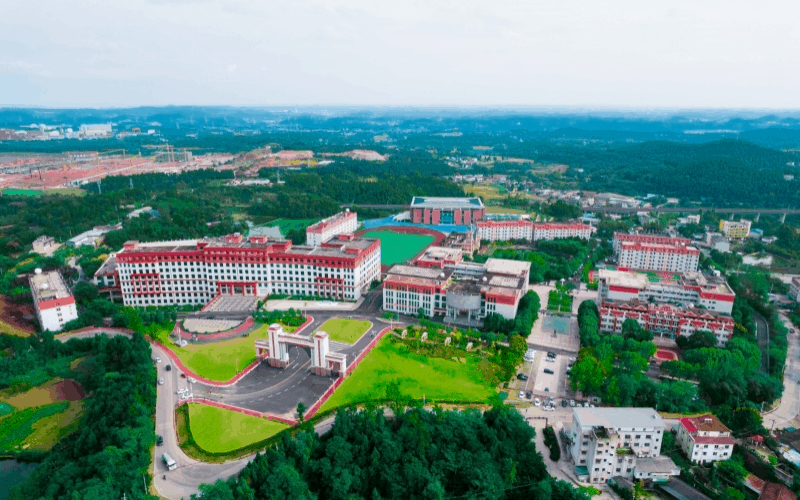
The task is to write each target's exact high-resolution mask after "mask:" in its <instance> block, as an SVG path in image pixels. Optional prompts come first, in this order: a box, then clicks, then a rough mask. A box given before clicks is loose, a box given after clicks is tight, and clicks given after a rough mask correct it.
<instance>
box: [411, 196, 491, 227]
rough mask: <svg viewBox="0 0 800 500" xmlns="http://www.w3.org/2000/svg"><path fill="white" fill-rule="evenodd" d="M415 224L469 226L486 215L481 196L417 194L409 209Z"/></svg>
mask: <svg viewBox="0 0 800 500" xmlns="http://www.w3.org/2000/svg"><path fill="white" fill-rule="evenodd" d="M409 212H410V215H411V222H413V223H414V224H432V225H439V224H446V225H456V226H468V225H470V224H474V223H475V222H478V221H482V220H483V219H484V217H486V207H485V206H484V205H483V202H482V201H481V199H480V198H436V197H432V196H415V197H414V198H413V199H412V200H411V207H410V209H409Z"/></svg>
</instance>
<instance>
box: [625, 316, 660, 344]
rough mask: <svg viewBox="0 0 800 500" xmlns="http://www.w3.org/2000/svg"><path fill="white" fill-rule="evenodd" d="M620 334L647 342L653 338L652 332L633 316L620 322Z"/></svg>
mask: <svg viewBox="0 0 800 500" xmlns="http://www.w3.org/2000/svg"><path fill="white" fill-rule="evenodd" d="M622 336H623V337H625V338H626V339H634V340H638V341H639V342H649V341H651V340H653V334H652V333H651V332H649V331H647V330H645V329H644V328H642V325H640V324H639V322H638V321H636V320H635V319H633V318H627V319H626V320H625V322H624V323H622Z"/></svg>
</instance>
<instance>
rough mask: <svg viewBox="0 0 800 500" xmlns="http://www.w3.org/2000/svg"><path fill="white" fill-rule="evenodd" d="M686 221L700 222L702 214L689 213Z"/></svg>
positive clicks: (691, 222) (690, 222)
mask: <svg viewBox="0 0 800 500" xmlns="http://www.w3.org/2000/svg"><path fill="white" fill-rule="evenodd" d="M686 222H688V223H689V224H700V216H699V215H687V216H686Z"/></svg>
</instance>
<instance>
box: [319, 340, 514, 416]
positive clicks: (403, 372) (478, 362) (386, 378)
mask: <svg viewBox="0 0 800 500" xmlns="http://www.w3.org/2000/svg"><path fill="white" fill-rule="evenodd" d="M465 354H466V353H465ZM462 361H463V362H462ZM499 370H500V367H498V366H497V365H495V364H494V363H491V362H488V361H485V360H482V359H480V358H478V357H477V356H475V355H472V354H468V355H467V357H466V358H463V360H454V359H444V358H430V357H428V356H424V355H420V354H414V353H412V352H410V351H409V350H408V348H407V347H406V346H405V345H403V344H401V343H393V342H392V339H391V338H390V337H385V338H384V339H382V340H381V341H380V342H379V343H378V345H377V346H375V348H374V349H373V350H372V351H371V352H370V353H369V354H368V355H367V357H366V358H365V359H364V361H362V362H361V364H360V365H358V367H357V368H356V369H355V370H354V371H353V373H352V374H351V375H349V376H348V377H347V378H346V379H345V380H344V383H342V385H341V386H340V387H339V389H337V390H336V392H334V393H333V396H331V398H330V399H329V400H328V401H327V402H326V403H325V404H324V405H323V407H322V409H323V410H326V409H328V408H335V407H337V406H342V405H346V404H350V403H364V402H367V401H370V400H375V399H384V398H385V397H386V388H387V386H388V385H389V384H391V383H393V382H397V383H398V385H399V387H400V392H401V393H402V394H403V395H404V396H407V397H411V398H414V399H422V397H423V396H424V397H425V398H426V399H427V401H429V402H431V401H436V400H441V401H474V402H486V401H488V400H489V398H491V397H492V396H494V395H496V394H497V391H496V390H495V388H494V382H493V380H494V376H495V374H496V373H498V372H499Z"/></svg>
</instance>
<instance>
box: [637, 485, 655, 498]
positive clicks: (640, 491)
mask: <svg viewBox="0 0 800 500" xmlns="http://www.w3.org/2000/svg"><path fill="white" fill-rule="evenodd" d="M652 496H653V494H652V493H650V492H649V491H647V490H646V489H645V488H644V482H642V481H636V483H635V484H634V485H633V498H634V500H638V499H639V498H652Z"/></svg>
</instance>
